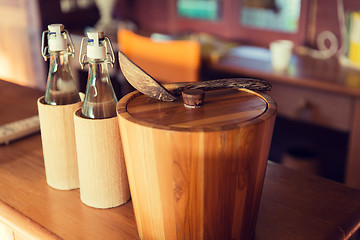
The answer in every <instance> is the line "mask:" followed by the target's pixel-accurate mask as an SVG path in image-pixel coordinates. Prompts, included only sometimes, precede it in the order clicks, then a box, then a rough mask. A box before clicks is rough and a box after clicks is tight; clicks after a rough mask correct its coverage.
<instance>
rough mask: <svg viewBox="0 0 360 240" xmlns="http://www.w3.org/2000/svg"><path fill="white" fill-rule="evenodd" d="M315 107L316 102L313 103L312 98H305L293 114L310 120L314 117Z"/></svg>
mask: <svg viewBox="0 0 360 240" xmlns="http://www.w3.org/2000/svg"><path fill="white" fill-rule="evenodd" d="M314 109H315V107H314V104H312V103H311V101H310V100H308V99H303V100H301V101H300V102H299V103H298V104H297V107H296V108H295V110H294V112H293V116H294V117H296V118H299V119H303V120H310V119H312V117H313V116H312V115H313V113H314V112H313V110H314Z"/></svg>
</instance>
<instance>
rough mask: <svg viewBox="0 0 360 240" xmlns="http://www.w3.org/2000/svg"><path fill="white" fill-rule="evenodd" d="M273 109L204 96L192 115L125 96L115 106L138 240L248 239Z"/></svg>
mask: <svg viewBox="0 0 360 240" xmlns="http://www.w3.org/2000/svg"><path fill="white" fill-rule="evenodd" d="M275 111H276V105H275V103H274V102H273V101H272V100H271V99H270V98H268V97H266V96H265V97H261V96H260V95H259V94H257V93H255V92H252V91H249V90H240V91H228V90H227V91H216V92H207V93H206V96H205V104H204V106H203V107H200V108H196V109H188V108H185V107H184V105H183V103H182V102H174V103H167V102H159V101H157V100H153V99H151V98H149V97H147V96H144V95H141V94H138V92H133V93H130V94H128V95H127V96H126V97H124V98H123V99H122V100H120V102H119V104H118V114H119V124H120V132H121V136H122V140H123V144H124V145H123V147H124V154H125V161H126V166H127V170H128V176H129V183H130V189H131V194H132V200H133V205H134V211H135V216H136V220H137V225H138V229H139V235H140V238H141V239H250V238H251V237H252V236H253V234H254V230H255V224H256V218H257V212H258V207H259V203H260V196H261V190H262V185H263V180H264V174H265V168H266V163H267V156H268V152H269V147H270V142H271V137H272V129H273V125H274V120H275Z"/></svg>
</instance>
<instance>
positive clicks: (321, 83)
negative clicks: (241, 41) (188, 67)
mask: <svg viewBox="0 0 360 240" xmlns="http://www.w3.org/2000/svg"><path fill="white" fill-rule="evenodd" d="M208 66H209V67H210V68H212V69H215V70H220V71H225V72H229V73H234V74H239V75H243V76H250V77H254V78H260V79H265V80H271V81H274V82H282V83H286V84H291V85H297V86H304V87H311V88H316V89H321V90H327V91H331V92H336V93H341V94H347V95H351V96H357V97H359V96H360V69H354V68H349V67H345V66H343V65H341V64H340V63H339V61H338V59H336V58H331V59H327V60H320V59H315V58H312V57H310V56H307V55H299V54H295V53H294V54H293V55H292V58H291V61H290V64H289V67H288V69H287V70H286V71H280V72H277V71H274V70H273V69H272V66H271V60H270V51H269V49H267V48H259V47H252V46H239V47H235V48H233V49H231V50H230V51H229V52H228V54H226V55H225V56H223V57H222V58H220V59H219V60H218V61H217V62H209V65H208Z"/></svg>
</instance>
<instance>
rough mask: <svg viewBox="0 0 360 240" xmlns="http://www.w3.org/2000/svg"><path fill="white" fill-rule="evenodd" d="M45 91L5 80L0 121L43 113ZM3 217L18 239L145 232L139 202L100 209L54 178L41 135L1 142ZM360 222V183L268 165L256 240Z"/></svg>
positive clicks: (92, 238)
mask: <svg viewBox="0 0 360 240" xmlns="http://www.w3.org/2000/svg"><path fill="white" fill-rule="evenodd" d="M43 94H44V93H43V92H42V91H39V90H36V89H30V88H26V87H21V86H18V85H15V84H12V83H8V82H4V81H0V103H1V104H0V124H6V123H9V122H12V121H15V120H20V119H24V118H27V117H31V116H33V115H36V114H37V106H36V100H37V99H38V98H39V97H40V96H42V95H43ZM0 222H1V223H2V224H4V225H6V226H7V228H9V229H11V230H12V231H13V234H14V236H15V239H16V240H17V239H18V238H20V239H24V240H25V239H26V240H39V239H41V240H43V239H44V240H48V239H70V240H81V239H86V240H98V239H107V240H129V239H139V235H138V231H137V230H138V229H137V226H136V222H135V217H134V212H133V205H132V202H131V201H129V202H128V203H126V204H124V205H121V206H119V207H115V208H111V209H106V210H102V209H95V208H92V207H88V206H86V205H85V204H83V203H82V202H81V200H80V191H79V189H74V190H70V191H59V190H56V189H53V188H51V187H50V186H48V185H47V183H46V179H45V170H44V161H43V155H42V147H41V138H40V134H34V135H33V136H29V137H26V138H23V139H20V140H17V141H14V142H12V143H10V144H9V145H1V146H0ZM359 223H360V191H359V190H357V189H353V188H349V187H347V186H345V185H343V184H339V183H334V182H332V181H329V180H326V179H322V178H319V177H316V176H311V175H307V174H303V173H300V172H297V171H295V170H291V169H287V168H285V167H283V166H281V165H278V164H273V163H269V164H268V165H267V170H266V175H265V182H264V188H263V192H262V197H261V202H260V209H259V217H258V220H257V225H256V230H255V238H254V240H268V239H280V240H283V239H292V240H303V239H307V240H319V239H324V240H328V239H334V240H340V239H341V240H343V239H349V238H350V237H351V236H354V234H355V232H356V231H357V230H358V229H359V226H360V224H359ZM354 239H357V238H356V236H354Z"/></svg>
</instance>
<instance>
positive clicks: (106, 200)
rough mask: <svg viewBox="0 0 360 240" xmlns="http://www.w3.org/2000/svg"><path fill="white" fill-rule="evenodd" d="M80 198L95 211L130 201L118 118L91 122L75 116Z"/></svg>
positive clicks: (78, 112)
mask: <svg viewBox="0 0 360 240" xmlns="http://www.w3.org/2000/svg"><path fill="white" fill-rule="evenodd" d="M75 136H76V148H77V154H78V166H79V179H80V198H81V201H82V202H83V203H85V204H86V205H88V206H91V207H94V208H111V207H116V206H119V205H121V204H123V203H125V202H127V201H128V200H129V199H130V190H129V184H128V179H127V173H126V167H125V161H124V154H123V150H122V148H119V146H121V138H120V131H119V125H118V122H117V117H113V118H107V119H87V118H84V117H82V116H81V110H80V109H79V110H78V111H76V112H75Z"/></svg>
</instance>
